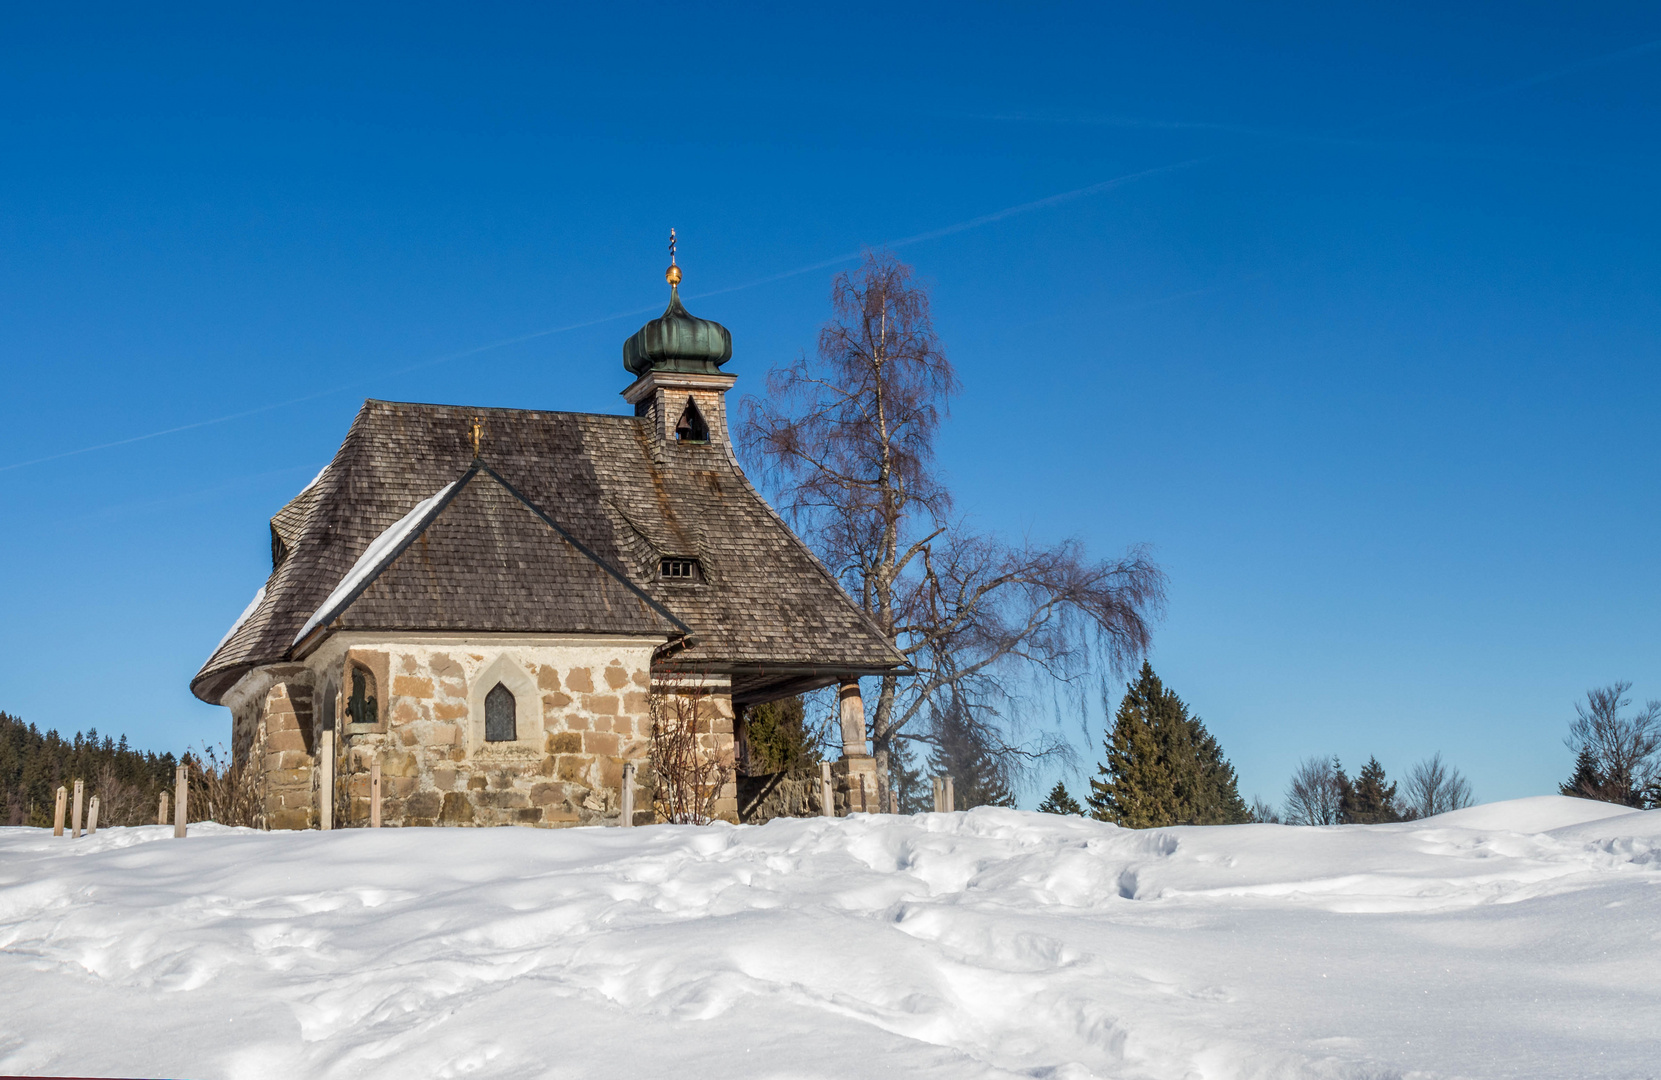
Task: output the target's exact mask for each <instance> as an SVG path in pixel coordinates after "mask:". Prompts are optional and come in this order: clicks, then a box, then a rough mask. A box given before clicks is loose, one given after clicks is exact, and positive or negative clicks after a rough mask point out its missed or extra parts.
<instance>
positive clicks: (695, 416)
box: [675, 398, 709, 442]
mask: <svg viewBox="0 0 1661 1080" xmlns="http://www.w3.org/2000/svg"><path fill="white" fill-rule="evenodd" d="M675 438H677V439H679V440H680V441H681V442H709V425H708V424H706V423H704V414H703V413H701V412H699V411H698V406H697V404H696V403H694V402H693V400H692V399H691V398H687V399H686V411H685V412H683V413H681V418H680V419H679V420H678V421H676V422H675Z"/></svg>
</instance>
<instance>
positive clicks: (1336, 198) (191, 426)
mask: <svg viewBox="0 0 1661 1080" xmlns="http://www.w3.org/2000/svg"><path fill="white" fill-rule="evenodd" d="M599 7H604V6H603V5H583V6H582V8H581V10H572V11H569V12H558V11H546V10H540V9H536V8H531V7H525V8H522V9H513V8H509V7H496V8H490V9H475V10H463V9H460V8H456V9H441V8H432V7H421V6H412V5H399V6H396V7H393V6H388V7H384V8H380V9H371V8H363V9H359V10H357V11H353V12H344V13H343V12H341V11H340V10H337V9H335V8H333V7H330V8H323V7H317V8H312V9H302V8H299V7H290V6H285V7H284V8H283V9H282V10H278V9H275V8H272V9H266V10H264V11H262V12H258V13H252V14H250V13H237V12H228V11H226V10H225V9H224V8H223V6H211V7H210V6H202V7H198V8H194V9H191V8H183V7H181V8H176V9H173V10H172V12H171V13H161V12H157V11H154V10H144V11H139V10H137V9H134V8H131V7H107V8H96V7H81V8H76V9H74V10H73V11H71V10H68V9H67V8H64V7H52V8H43V9H39V10H24V9H21V8H18V7H12V8H8V9H7V10H6V12H5V13H4V14H0V101H3V102H4V104H3V105H0V163H3V167H0V371H3V372H4V377H5V382H4V385H5V393H4V395H0V507H3V508H4V509H3V511H0V521H3V522H4V527H3V528H0V604H3V606H0V613H3V616H4V617H3V618H0V651H3V656H4V659H3V661H0V709H5V710H6V711H9V712H12V713H14V714H20V715H22V716H23V717H25V718H26V719H28V720H31V721H34V722H36V723H38V724H40V725H42V726H52V727H58V728H61V729H74V728H85V727H88V726H96V727H97V728H98V729H99V730H101V731H106V732H121V731H124V732H126V733H128V734H129V735H130V737H131V738H132V740H133V741H134V742H135V743H137V744H138V745H141V746H146V747H155V748H169V749H175V750H177V749H183V748H184V747H186V746H190V745H195V744H197V743H199V742H201V741H203V740H211V741H221V740H224V739H226V738H227V737H228V727H229V724H228V718H227V716H226V714H225V713H224V711H223V710H220V709H217V708H214V707H210V706H207V705H203V704H201V703H200V702H197V701H195V700H194V699H193V698H192V697H191V696H190V694H189V692H188V689H187V683H188V680H189V678H190V676H191V675H192V674H193V673H194V672H195V670H196V668H197V667H198V665H199V664H200V663H201V661H202V660H203V659H204V658H205V657H206V655H207V654H208V652H209V651H210V650H211V649H212V647H213V645H214V643H215V642H216V641H217V640H218V639H219V637H220V635H221V634H222V633H223V632H224V630H225V629H226V627H227V626H228V625H229V623H230V621H231V620H232V619H233V618H234V617H235V616H236V614H237V612H239V611H240V610H241V609H242V607H243V605H244V604H245V603H246V602H247V599H248V597H249V596H250V595H251V594H252V593H253V591H254V589H255V588H256V587H257V586H258V585H259V584H260V582H261V581H262V580H263V578H264V576H265V573H266V571H267V569H268V568H269V549H268V540H267V530H266V520H267V518H268V517H269V516H270V514H271V513H272V512H273V511H275V510H276V509H277V507H279V506H280V505H281V504H282V503H283V502H285V501H286V500H287V499H288V498H289V497H290V496H291V495H292V494H293V493H294V492H295V491H297V490H298V489H299V488H300V487H301V486H302V485H303V484H304V483H305V482H306V481H307V480H308V479H309V478H310V477H311V476H312V474H313V473H315V472H316V471H317V469H318V468H320V467H321V466H322V465H323V464H324V463H325V462H326V461H327V460H328V458H329V457H330V455H331V454H332V453H333V451H334V449H335V447H336V446H337V445H338V443H339V440H340V438H341V436H342V435H343V433H344V432H345V429H346V426H347V424H348V423H349V422H350V420H351V417H352V415H353V413H354V411H355V410H356V408H357V406H358V404H359V402H360V401H361V400H362V398H364V397H366V396H374V397H383V398H395V399H409V400H424V401H442V402H455V403H467V404H488V405H504V406H523V407H536V408H555V409H572V410H583V411H601V412H612V411H622V410H623V405H622V402H621V400H620V399H619V398H618V396H617V394H618V391H620V390H621V389H622V388H623V386H624V384H625V380H626V374H625V373H624V371H623V370H622V367H621V362H620V344H621V341H622V339H623V338H624V337H625V336H626V335H627V334H629V333H630V332H632V331H633V330H634V328H635V327H636V326H637V325H638V324H639V323H640V322H641V321H643V319H644V318H646V317H647V316H648V315H649V314H651V313H652V312H653V311H654V309H660V308H661V306H662V303H663V288H662V269H663V262H664V252H663V248H664V241H665V238H666V234H667V231H668V229H669V227H670V226H671V225H672V226H674V227H675V228H676V229H678V230H679V233H680V236H681V253H682V260H681V261H682V263H683V265H684V266H685V270H686V274H687V281H686V285H685V291H686V294H687V295H688V297H689V298H692V297H700V296H701V295H702V294H705V293H713V294H714V295H708V296H702V298H701V299H689V306H690V307H691V308H692V310H693V311H694V312H695V313H697V314H699V315H703V316H706V317H709V318H715V319H719V320H720V321H722V322H723V323H725V324H726V325H727V326H728V327H730V328H731V330H732V331H733V336H734V343H735V344H734V349H735V358H734V360H733V362H732V363H731V364H730V365H729V367H728V370H730V371H733V372H734V373H736V374H738V375H739V376H740V382H739V386H738V391H739V392H743V391H745V390H750V391H757V390H759V389H760V385H761V376H762V374H763V373H764V372H765V371H766V370H767V368H768V367H770V366H771V365H774V364H777V363H781V362H784V361H787V360H788V359H790V358H791V357H793V356H794V355H795V354H796V353H797V352H798V351H799V350H801V349H803V348H807V347H811V345H812V342H813V340H814V336H815V332H816V329H817V327H818V325H819V324H820V323H821V322H822V321H823V320H824V318H825V317H826V314H827V292H828V284H829V279H830V275H831V274H832V273H833V272H834V271H835V270H836V269H838V268H840V267H841V266H843V265H846V263H836V264H833V265H825V264H827V263H829V262H830V260H834V259H837V258H839V257H842V256H845V255H849V254H851V253H854V252H857V251H858V250H859V248H860V247H861V245H866V244H881V243H884V242H888V243H896V242H901V241H909V242H903V243H898V244H897V250H898V252H899V253H900V254H901V255H902V256H903V257H904V258H905V259H906V260H908V261H910V262H912V263H913V264H914V265H916V266H917V268H918V270H919V271H920V272H921V273H922V274H923V275H924V276H925V277H926V278H927V279H928V280H929V281H930V282H931V283H932V284H933V287H934V295H935V312H936V318H937V324H938V329H939V331H940V333H941V335H942V337H943V339H944V341H945V343H946V345H947V348H948V352H949V355H950V356H951V357H952V358H953V360H954V361H955V362H956V363H957V365H958V368H959V371H960V374H961V376H962V379H963V383H964V393H963V395H962V397H961V398H960V399H959V400H958V401H957V402H956V403H955V405H954V408H953V413H952V419H951V422H950V424H949V425H948V427H947V428H946V430H945V432H944V435H943V438H942V445H941V458H942V463H943V465H944V467H945V469H946V470H947V472H948V474H949V476H950V478H951V480H952V482H953V483H954V485H955V488H956V490H957V492H958V501H959V506H960V508H961V509H963V510H965V511H967V512H968V513H969V514H970V516H971V518H972V520H973V521H974V523H975V524H976V525H978V526H980V527H982V528H986V529H993V530H998V531H1001V532H1003V533H1004V534H1006V535H1008V536H1011V537H1019V536H1023V535H1027V536H1031V537H1033V538H1035V539H1038V540H1042V541H1054V540H1059V539H1062V538H1065V537H1069V536H1076V537H1079V538H1081V539H1082V540H1083V541H1085V542H1086V544H1087V545H1088V546H1089V547H1090V549H1091V550H1093V551H1095V552H1098V553H1100V554H1103V555H1108V554H1112V553H1114V552H1117V551H1119V550H1121V549H1122V548H1124V547H1125V546H1126V545H1128V544H1131V543H1137V542H1146V543H1150V544H1152V545H1153V546H1154V549H1155V552H1156V555H1157V557H1158V559H1159V560H1160V561H1161V562H1162V563H1163V564H1164V566H1165V567H1166V568H1167V570H1168V571H1169V573H1170V576H1171V585H1172V588H1171V603H1170V610H1169V613H1168V616H1167V618H1166V620H1165V621H1164V622H1163V623H1162V625H1161V626H1160V628H1159V630H1158V633H1157V636H1156V645H1155V650H1154V653H1153V662H1154V665H1155V667H1156V669H1157V670H1158V671H1159V672H1160V674H1161V675H1162V676H1164V677H1165V678H1166V680H1167V682H1168V683H1170V684H1171V685H1172V686H1173V687H1174V688H1175V689H1176V690H1177V691H1178V692H1179V693H1181V694H1182V695H1183V696H1184V697H1185V698H1186V699H1187V700H1188V701H1189V702H1190V703H1191V705H1192V706H1193V707H1194V708H1195V710H1196V711H1197V712H1199V713H1200V715H1202V716H1203V717H1204V718H1205V719H1206V721H1207V723H1208V724H1209V725H1210V726H1211V727H1212V729H1213V730H1214V731H1215V732H1216V734H1217V735H1218V736H1219V738H1220V739H1221V741H1222V743H1223V745H1224V747H1225V748H1226V749H1227V751H1228V752H1229V754H1230V755H1231V757H1232V758H1233V760H1234V761H1235V763H1236V765H1237V766H1238V768H1239V770H1240V773H1241V778H1242V788H1243V790H1244V791H1245V792H1246V794H1247V796H1248V797H1250V795H1251V794H1252V793H1261V794H1263V795H1265V796H1267V797H1269V798H1271V799H1278V797H1279V795H1280V792H1281V791H1282V789H1283V788H1284V785H1285V781H1286V778H1287V775H1288V774H1289V772H1290V771H1291V769H1292V768H1293V766H1294V765H1295V764H1296V762H1297V761H1298V760H1299V759H1300V758H1302V757H1304V756H1306V755H1309V754H1314V753H1336V754H1339V755H1341V756H1342V757H1343V759H1344V761H1345V762H1346V763H1348V764H1351V765H1352V767H1353V766H1356V765H1359V764H1360V763H1361V762H1363V761H1364V760H1365V758H1366V757H1367V756H1368V755H1369V754H1376V755H1378V757H1379V758H1380V759H1381V760H1382V761H1383V763H1384V764H1385V765H1386V767H1387V768H1388V769H1390V770H1391V771H1392V772H1393V773H1394V772H1400V771H1402V770H1404V769H1405V768H1407V767H1408V766H1409V765H1411V764H1412V763H1413V762H1414V761H1416V760H1418V759H1419V758H1421V757H1424V756H1427V755H1428V754H1430V753H1431V752H1433V751H1437V750H1440V751H1442V752H1443V753H1444V754H1446V755H1447V756H1449V757H1450V758H1451V759H1452V760H1453V761H1455V762H1456V763H1457V764H1458V765H1459V766H1460V767H1461V768H1463V769H1464V770H1465V771H1466V772H1467V773H1468V774H1469V775H1470V776H1471V778H1472V780H1473V781H1474V784H1475V787H1476V790H1477V794H1478V795H1479V796H1480V797H1482V798H1484V799H1495V798H1506V797H1512V796H1519V795H1527V794H1537V793H1541V792H1546V791H1549V790H1552V789H1553V786H1554V785H1555V783H1556V782H1557V781H1558V780H1560V779H1561V778H1562V777H1563V776H1566V775H1567V773H1568V771H1569V764H1570V754H1569V752H1568V751H1567V750H1566V749H1565V748H1564V747H1563V746H1562V743H1561V738H1562V735H1563V734H1564V731H1565V728H1566V725H1567V721H1568V719H1569V718H1570V717H1571V716H1572V714H1573V702H1574V700H1575V699H1576V698H1577V697H1578V696H1579V695H1581V694H1582V693H1583V692H1584V690H1585V689H1586V688H1587V687H1589V686H1592V685H1594V684H1601V683H1605V682H1609V681H1611V680H1614V679H1617V678H1625V679H1630V680H1632V681H1633V682H1634V683H1635V684H1636V685H1635V693H1636V694H1637V695H1638V696H1639V697H1644V696H1646V695H1649V696H1656V697H1661V663H1658V654H1657V645H1658V644H1661V628H1658V627H1657V625H1656V619H1655V618H1654V613H1655V611H1656V607H1657V605H1656V599H1657V586H1658V584H1661V582H1658V571H1661V557H1658V554H1657V545H1656V543H1655V541H1654V537H1655V535H1656V533H1657V524H1658V523H1657V509H1656V504H1655V484H1654V481H1653V477H1654V476H1655V469H1656V464H1657V460H1656V459H1657V450H1656V449H1655V440H1654V439H1653V438H1652V436H1651V429H1652V427H1653V423H1654V418H1655V416H1656V406H1657V397H1658V390H1661V381H1658V376H1657V365H1656V358H1657V357H1656V353H1657V348H1656V343H1657V331H1658V330H1661V261H1658V259H1657V255H1656V252H1657V250H1658V245H1657V241H1658V239H1661V235H1658V234H1661V214H1658V209H1657V203H1656V200H1655V197H1654V196H1655V190H1656V188H1655V172H1656V165H1657V158H1658V154H1657V143H1656V135H1657V114H1656V106H1657V103H1658V101H1661V95H1658V90H1661V11H1657V10H1656V9H1655V8H1654V7H1653V6H1641V5H1633V6H1631V7H1622V6H1619V5H1600V6H1596V7H1595V8H1593V7H1592V6H1590V5H1573V6H1570V5H1520V4H1506V5H1498V4H1495V5H1491V6H1474V5H1463V6H1459V7H1457V8H1450V7H1449V6H1448V5H1424V6H1422V7H1420V8H1417V9H1411V8H1407V7H1403V6H1401V5H1388V6H1386V5H1379V6H1375V7H1363V6H1360V5H1310V6H1307V7H1295V6H1281V7H1277V8H1272V9H1265V8H1252V9H1247V8H1243V7H1241V6H1240V5H1228V4H1217V5H1188V6H1180V7H1179V6H1177V5H1171V4H1148V5H1120V6H1107V5H1085V6H1078V7H1036V6H1034V5H1011V6H1008V7H986V6H976V5H952V6H941V7H934V8H930V7H897V6H894V5H881V6H871V7H857V6H849V5H838V6H835V7H833V8H829V9H823V10H813V11H794V10H792V11H786V10H782V9H771V8H766V7H760V6H757V7H751V8H718V9H695V8H693V7H692V6H690V5H677V6H670V7H664V8H648V7H637V8H634V9H630V10H627V11H624V10H621V9H617V10H603V11H602V10H594V9H595V8H599ZM1583 9H1584V10H1583ZM1121 177H1129V178H1130V179H1126V180H1125V181H1124V182H1122V183H1117V184H1106V183H1105V182H1106V181H1111V180H1115V179H1116V178H1121ZM1081 191H1082V192H1083V193H1081V194H1069V193H1078V192H1081ZM1058 195H1060V196H1067V197H1063V198H1055V199H1052V198H1051V197H1052V196H1058ZM1043 200H1049V201H1047V202H1044V201H1043ZM1034 203H1038V204H1039V205H1029V204H1034ZM1016 207H1026V209H1021V210H1019V211H1017V212H1013V213H1008V214H1003V215H1001V216H999V212H1000V211H1004V210H1007V209H1010V208H1016ZM988 219H989V220H988ZM965 225H966V226H967V227H962V228H956V226H965ZM919 237H920V239H918V238H919ZM814 266H817V267H818V268H817V269H811V270H803V268H806V267H814ZM793 271H802V272H799V273H792V272H793ZM781 275H782V276H781ZM163 431H168V432H170V433H168V434H163V435H157V436H156V437H145V436H150V435H152V434H153V433H156V432H163ZM124 440H136V441H124ZM112 443H113V444H116V445H109V446H105V448H103V449H97V450H90V451H88V452H84V453H82V452H78V451H81V450H83V449H85V448H88V447H95V446H103V445H104V444H112ZM1070 723H1071V721H1070ZM1070 730H1072V731H1073V732H1074V734H1075V735H1076V736H1078V737H1079V738H1080V740H1081V750H1082V752H1084V753H1085V754H1086V756H1087V757H1088V758H1092V759H1093V758H1094V756H1095V746H1094V741H1095V739H1096V738H1097V736H1098V735H1099V732H1092V733H1091V735H1090V740H1089V741H1090V745H1082V743H1083V737H1082V736H1081V735H1079V733H1078V728H1077V725H1076V723H1075V724H1074V725H1073V726H1072V728H1071V729H1070ZM1071 780H1072V783H1073V786H1074V788H1075V790H1076V791H1077V790H1081V789H1082V780H1081V778H1080V777H1078V776H1075V777H1072V778H1071ZM1031 801H1032V800H1031V799H1029V800H1028V804H1029V805H1030V803H1031Z"/></svg>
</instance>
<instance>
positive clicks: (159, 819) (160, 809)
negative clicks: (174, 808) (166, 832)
mask: <svg viewBox="0 0 1661 1080" xmlns="http://www.w3.org/2000/svg"><path fill="white" fill-rule="evenodd" d="M156 824H157V825H166V824H167V792H165V791H164V792H162V793H161V799H160V800H159V801H158V802H157V805H156Z"/></svg>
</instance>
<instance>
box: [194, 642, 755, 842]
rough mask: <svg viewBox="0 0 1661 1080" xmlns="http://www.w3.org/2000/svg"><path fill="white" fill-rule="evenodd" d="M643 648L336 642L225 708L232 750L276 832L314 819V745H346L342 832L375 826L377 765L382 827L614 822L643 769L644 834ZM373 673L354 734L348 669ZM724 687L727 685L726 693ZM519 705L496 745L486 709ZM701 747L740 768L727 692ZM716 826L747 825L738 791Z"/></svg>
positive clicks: (718, 700)
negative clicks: (373, 703) (369, 704)
mask: <svg viewBox="0 0 1661 1080" xmlns="http://www.w3.org/2000/svg"><path fill="white" fill-rule="evenodd" d="M654 644H655V642H652V641H650V640H640V639H600V638H583V639H575V640H569V639H553V640H550V639H547V638H544V639H541V640H540V641H537V640H526V639H524V638H520V637H512V636H509V635H499V636H497V639H495V640H493V639H491V638H490V637H488V636H481V637H469V638H466V639H460V638H449V639H446V638H443V637H440V636H438V635H432V636H427V637H423V638H421V639H419V640H412V641H400V642H385V641H375V640H373V639H372V638H370V637H369V636H368V635H365V634H362V633H349V634H337V635H335V636H334V637H333V638H331V639H329V640H328V641H326V642H325V643H324V645H323V647H322V648H320V649H319V650H318V651H317V652H316V653H314V654H313V655H312V656H310V657H307V658H306V661H305V663H304V664H297V665H283V666H281V667H271V668H264V669H260V670H259V671H256V672H254V673H251V674H250V675H249V676H246V677H245V678H244V679H243V680H242V682H240V683H239V684H238V685H237V687H236V688H235V689H234V690H233V692H232V693H231V694H230V695H228V697H227V704H230V705H231V706H232V716H233V731H232V743H233V751H234V753H235V754H236V757H237V760H239V761H250V762H252V763H253V764H254V767H255V768H257V769H258V770H259V774H260V784H261V797H262V804H263V806H264V808H265V814H266V821H265V824H266V826H267V827H268V828H281V829H304V828H311V827H314V826H316V825H317V823H318V821H319V814H318V807H317V799H318V798H319V795H318V793H317V788H318V785H319V779H320V777H321V775H322V770H321V769H318V768H316V765H317V762H316V761H315V759H314V756H313V755H314V754H315V752H316V746H317V742H318V736H317V732H318V731H319V730H320V729H321V728H322V727H323V726H327V725H330V724H333V730H334V731H335V732H336V736H337V746H338V750H339V752H338V755H337V762H338V764H337V766H336V770H337V776H336V781H335V787H336V792H337V796H336V803H335V805H336V809H335V814H334V818H335V827H336V828H351V827H357V826H362V825H365V824H367V823H368V820H369V769H370V763H371V761H372V760H374V759H375V758H377V757H378V758H379V760H380V763H381V793H382V799H381V815H382V816H381V820H382V823H383V825H386V826H398V825H530V826H541V827H554V826H566V825H594V824H616V823H618V819H619V815H620V814H621V787H622V779H623V765H624V763H625V762H630V761H632V762H635V763H636V774H635V775H636V784H635V793H634V806H635V815H634V816H635V823H636V824H641V825H645V824H650V823H652V821H653V820H654V819H655V814H654V811H653V799H652V793H653V776H652V772H651V763H650V751H651V714H652V705H651V698H650V694H651V672H650V665H651V653H652V648H653V646H654ZM353 664H360V665H362V666H363V667H364V669H365V670H366V671H367V672H369V673H370V676H371V681H372V682H373V684H374V688H375V691H376V697H377V699H378V702H377V703H378V706H379V708H378V718H377V719H378V722H377V723H374V724H358V723H352V722H349V719H348V716H347V710H346V703H347V699H348V698H349V696H350V693H351V674H350V670H351V665H353ZM716 682H718V683H719V685H716ZM498 683H500V684H501V685H502V686H505V687H507V689H508V690H509V691H511V692H512V694H513V698H514V703H515V724H516V729H517V730H516V732H515V734H516V735H517V738H516V739H514V740H513V741H511V742H508V741H487V740H486V739H485V737H484V735H485V731H484V711H485V708H484V698H485V696H486V695H487V694H488V693H489V692H490V690H491V689H492V688H493V687H495V686H496V685H497V684H498ZM699 697H700V704H699V706H698V709H699V716H700V718H701V719H700V730H699V744H700V747H701V748H702V750H703V752H704V753H707V754H709V755H711V756H712V757H714V758H717V759H720V760H722V761H724V762H725V763H726V764H727V765H728V766H730V764H731V761H732V756H733V743H732V739H733V734H732V733H733V710H732V699H731V695H730V688H729V687H728V686H727V685H726V683H725V680H716V681H715V682H712V683H711V684H710V685H709V686H707V687H706V688H705V689H704V691H703V692H701V693H700V695H699ZM715 810H716V816H717V817H720V818H722V819H723V820H727V821H733V822H736V821H737V820H738V799H737V786H736V783H735V782H733V781H732V780H731V779H729V780H728V782H727V783H726V784H725V785H724V786H723V788H722V790H721V791H720V792H719V793H718V796H717V799H716V803H715Z"/></svg>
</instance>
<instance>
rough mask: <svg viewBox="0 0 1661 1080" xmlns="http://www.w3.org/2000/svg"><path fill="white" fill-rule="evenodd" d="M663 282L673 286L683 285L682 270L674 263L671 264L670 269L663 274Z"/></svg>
mask: <svg viewBox="0 0 1661 1080" xmlns="http://www.w3.org/2000/svg"><path fill="white" fill-rule="evenodd" d="M663 280H664V281H667V282H668V283H669V284H671V285H679V284H680V283H681V268H680V267H678V266H676V265H675V264H674V263H670V264H669V269H667V270H665V271H664V272H663Z"/></svg>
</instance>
